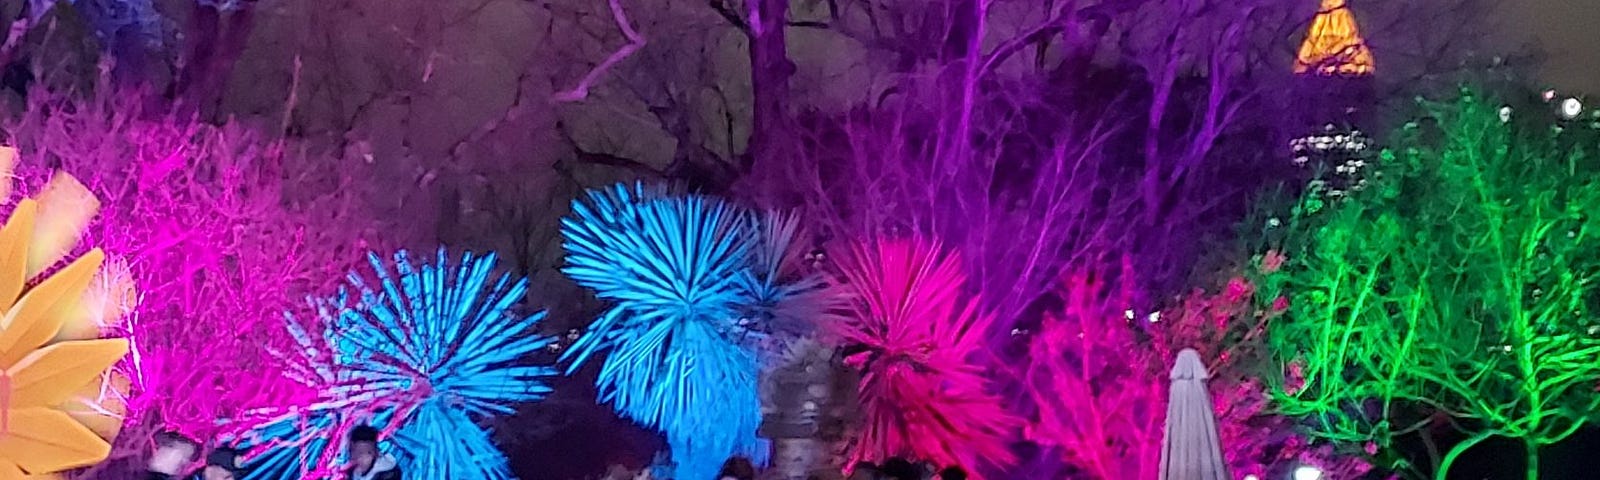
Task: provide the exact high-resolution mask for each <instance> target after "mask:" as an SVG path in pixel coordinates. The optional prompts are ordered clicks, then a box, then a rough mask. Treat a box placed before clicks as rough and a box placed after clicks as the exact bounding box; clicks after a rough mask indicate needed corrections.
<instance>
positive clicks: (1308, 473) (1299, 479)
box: [1294, 465, 1322, 480]
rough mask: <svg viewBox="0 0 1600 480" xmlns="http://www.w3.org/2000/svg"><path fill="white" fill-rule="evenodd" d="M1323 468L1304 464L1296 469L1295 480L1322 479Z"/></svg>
mask: <svg viewBox="0 0 1600 480" xmlns="http://www.w3.org/2000/svg"><path fill="white" fill-rule="evenodd" d="M1321 479H1322V469H1320V468H1317V467H1313V466H1309V465H1308V466H1302V467H1300V468H1296V469H1294V480H1321Z"/></svg>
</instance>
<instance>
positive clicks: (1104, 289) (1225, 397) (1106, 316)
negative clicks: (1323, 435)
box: [1020, 267, 1369, 479]
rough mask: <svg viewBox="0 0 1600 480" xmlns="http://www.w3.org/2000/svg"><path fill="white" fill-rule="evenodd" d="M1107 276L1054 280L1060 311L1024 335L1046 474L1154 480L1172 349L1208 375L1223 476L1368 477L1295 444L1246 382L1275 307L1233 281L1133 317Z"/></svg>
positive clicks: (1124, 293) (1126, 296)
mask: <svg viewBox="0 0 1600 480" xmlns="http://www.w3.org/2000/svg"><path fill="white" fill-rule="evenodd" d="M1125 268H1126V267H1125ZM1114 273H1115V275H1112V276H1108V275H1106V274H1105V273H1103V272H1085V273H1077V274H1072V275H1069V276H1067V278H1065V279H1064V280H1063V282H1062V284H1061V287H1060V292H1059V298H1060V300H1061V304H1060V306H1059V308H1057V309H1054V311H1052V312H1050V313H1049V314H1047V316H1046V318H1045V320H1044V322H1043V324H1042V325H1041V327H1040V329H1039V331H1038V332H1037V333H1036V334H1035V335H1034V336H1033V337H1032V339H1031V341H1030V343H1029V352H1030V354H1029V356H1028V358H1029V360H1028V363H1026V364H1025V365H1024V366H1023V367H1022V368H1021V373H1020V375H1021V378H1022V384H1023V385H1024V386H1025V388H1024V390H1025V395H1024V396H1025V397H1026V398H1025V399H1024V402H1023V404H1024V405H1026V408H1027V409H1028V410H1031V413H1034V414H1036V415H1038V418H1039V421H1038V422H1036V423H1034V424H1032V425H1031V426H1030V427H1029V428H1028V429H1027V431H1026V437H1027V438H1028V439H1029V440H1030V441H1033V442H1035V443H1037V444H1039V445H1041V446H1044V447H1047V448H1049V449H1051V450H1052V451H1053V452H1054V455H1055V456H1056V457H1057V458H1058V460H1059V463H1058V464H1057V465H1058V467H1059V469H1060V470H1061V471H1059V472H1056V473H1055V475H1064V476H1070V475H1068V474H1067V473H1066V472H1077V474H1078V477H1075V478H1090V479H1122V478H1156V477H1157V476H1158V475H1159V468H1160V465H1159V460H1160V455H1161V442H1162V435H1163V428H1164V417H1165V414H1166V403H1167V396H1168V386H1169V384H1170V383H1169V382H1170V380H1169V379H1168V372H1169V371H1170V370H1171V368H1172V361H1173V359H1174V358H1175V357H1176V355H1177V352H1178V351H1179V350H1182V349H1184V348H1194V349H1196V350H1198V351H1199V352H1200V354H1201V357H1202V358H1203V359H1205V361H1206V363H1207V367H1208V369H1209V370H1210V371H1211V373H1212V378H1211V380H1210V381H1209V383H1208V386H1209V389H1210V391H1211V392H1212V405H1213V406H1214V408H1215V409H1216V414H1217V428H1218V434H1219V436H1220V437H1221V440H1222V445H1223V449H1224V455H1225V456H1226V457H1227V463H1228V465H1229V466H1230V467H1231V469H1232V471H1233V474H1234V475H1236V476H1239V477H1243V476H1244V475H1250V474H1253V475H1257V476H1260V477H1262V478H1268V477H1269V474H1272V475H1277V474H1279V473H1282V472H1284V471H1285V470H1286V469H1292V468H1294V467H1295V466H1297V465H1306V464H1309V465H1316V466H1318V467H1320V468H1322V469H1323V471H1325V472H1328V474H1329V475H1330V476H1331V477H1330V478H1354V477H1355V476H1357V475H1360V474H1363V473H1365V472H1366V471H1367V470H1368V469H1369V467H1368V466H1367V465H1366V464H1365V463H1363V462H1360V461H1357V460H1355V459H1350V458H1340V457H1335V456H1332V452H1331V450H1329V449H1328V448H1327V447H1319V446H1313V445H1309V444H1307V443H1306V442H1305V440H1304V439H1303V438H1301V437H1300V436H1298V435H1296V434H1295V433H1294V425H1293V424H1292V423H1291V422H1290V421H1289V420H1288V419H1285V418H1282V417H1278V416H1275V415H1273V414H1272V413H1271V411H1270V405H1269V403H1268V400H1269V397H1268V396H1267V395H1266V394H1265V392H1264V390H1263V387H1262V386H1261V385H1260V384H1259V383H1258V382H1257V381H1256V380H1254V379H1252V378H1251V377H1250V376H1249V375H1248V373H1249V372H1251V371H1252V368H1253V367H1254V362H1257V361H1259V360H1258V358H1259V357H1258V355H1259V352H1258V349H1259V348H1260V345H1261V336H1262V334H1263V332H1264V331H1265V328H1266V327H1267V325H1268V324H1269V323H1270V322H1271V321H1272V320H1273V319H1274V318H1276V317H1277V316H1278V315H1279V314H1281V312H1282V311H1283V310H1284V308H1282V307H1286V305H1282V306H1278V305H1275V308H1272V309H1270V310H1267V311H1261V310H1257V309H1255V308H1253V306H1252V305H1253V302H1254V295H1255V288H1254V286H1253V285H1251V284H1250V283H1249V282H1248V281H1246V280H1244V279H1243V278H1238V277H1235V278H1233V279H1231V280H1230V281H1229V282H1228V283H1227V285H1226V286H1225V287H1224V288H1223V289H1222V291H1221V292H1218V293H1208V292H1204V291H1200V290H1195V291H1193V292H1191V293H1190V294H1188V295H1186V296H1184V297H1182V298H1179V299H1176V302H1175V304H1174V305H1173V306H1171V307H1169V308H1166V309H1163V310H1161V311H1156V312H1137V311H1134V310H1133V309H1132V305H1134V303H1133V298H1135V297H1134V287H1133V286H1131V281H1130V280H1129V277H1128V276H1127V275H1125V274H1122V272H1121V271H1117V272H1114ZM1279 303H1281V302H1279Z"/></svg>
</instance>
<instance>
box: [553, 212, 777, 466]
mask: <svg viewBox="0 0 1600 480" xmlns="http://www.w3.org/2000/svg"><path fill="white" fill-rule="evenodd" d="M747 215H748V214H747V213H746V212H744V211H742V210H740V209H738V208H736V207H734V206H732V205H728V204H726V203H723V202H721V201H718V200H715V199H711V198H706V197H698V196H692V197H668V196H666V195H665V193H664V192H663V191H662V190H659V189H651V188H646V187H643V186H637V185H636V186H634V187H633V188H631V189H630V188H628V187H627V186H624V185H618V186H616V187H614V188H611V189H608V190H599V191H592V192H590V194H589V198H588V201H587V202H584V201H578V202H574V205H573V215H572V216H571V217H568V218H566V219H563V220H562V233H563V236H564V238H565V240H566V241H565V243H564V246H565V247H566V250H567V266H566V267H565V268H564V269H563V270H562V271H563V272H565V273H566V274H567V275H568V276H570V277H572V278H573V280H576V281H577V282H578V283H579V284H580V285H583V286H585V287H588V288H591V289H593V290H595V293H596V295H597V296H599V297H600V298H602V299H606V300H610V301H612V302H614V304H613V305H612V307H611V308H610V309H609V310H607V311H606V312H605V313H604V314H602V315H601V316H600V318H598V319H596V320H595V322H594V323H593V324H591V325H590V326H589V329H588V331H587V332H585V333H584V335H583V336H582V337H581V338H579V339H578V341H577V342H576V343H574V344H573V346H572V348H571V349H570V350H568V351H567V355H566V357H567V358H570V359H572V360H573V363H572V367H571V368H572V369H574V370H575V369H577V368H578V367H579V366H581V365H582V364H583V363H584V362H585V361H586V360H587V359H588V358H589V357H590V356H592V355H594V354H595V353H598V352H600V351H610V354H609V355H608V356H607V357H606V359H605V363H604V365H603V366H602V367H601V369H600V376H599V378H598V379H597V380H596V385H597V386H598V387H599V388H600V395H601V397H600V399H601V401H607V402H611V404H612V406H613V408H616V409H617V411H619V412H622V413H623V414H624V415H626V416H628V417H629V418H632V419H633V420H634V421H637V422H639V423H641V424H643V425H646V426H649V427H652V428H656V429H659V430H661V431H662V432H664V433H665V434H666V435H667V437H668V441H669V442H670V443H672V447H673V457H674V460H675V461H676V462H677V464H678V469H677V473H678V474H679V475H683V476H684V478H697V477H710V476H711V475H713V474H715V469H716V468H717V465H718V464H720V463H721V462H722V460H723V459H724V458H725V457H727V455H728V454H729V453H731V452H733V451H734V450H735V448H737V447H738V446H739V445H741V444H745V443H749V442H751V441H753V440H754V435H755V430H756V427H757V426H758V424H759V422H760V404H759V400H758V399H757V397H756V390H755V385H756V373H757V366H756V357H755V355H754V353H753V352H752V351H750V350H749V349H748V348H746V347H745V346H744V344H743V342H744V340H745V337H746V336H747V335H748V334H751V333H754V332H752V331H751V330H749V329H747V328H745V327H746V326H748V323H749V322H748V321H744V322H741V321H740V315H741V313H742V312H741V307H743V306H744V305H747V304H748V303H749V301H750V300H749V295H748V294H747V293H746V292H745V291H744V290H743V289H742V288H740V284H739V278H740V276H741V275H742V274H743V273H744V268H745V265H746V263H745V260H746V257H747V255H748V254H749V252H748V250H747V246H746V245H745V244H744V242H741V241H740V240H741V230H740V229H741V227H742V226H743V224H744V223H745V222H746V221H748V220H747V218H746V216H747Z"/></svg>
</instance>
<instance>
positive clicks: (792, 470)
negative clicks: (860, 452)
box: [761, 340, 834, 480]
mask: <svg viewBox="0 0 1600 480" xmlns="http://www.w3.org/2000/svg"><path fill="white" fill-rule="evenodd" d="M831 359H832V352H831V351H830V350H829V349H827V348H826V347H824V346H823V345H821V344H819V343H816V342H815V341H811V340H801V341H799V342H798V344H797V345H795V346H794V348H793V349H792V350H791V355H790V356H789V358H787V359H785V361H784V362H783V363H782V364H781V365H779V366H778V367H777V368H775V369H773V370H771V371H769V372H767V374H766V378H765V379H764V381H763V383H764V385H763V387H764V388H762V397H763V398H762V399H761V410H762V412H761V413H762V426H761V436H763V437H765V438H767V439H770V440H772V449H773V452H772V470H771V472H770V473H769V475H768V476H767V477H764V478H767V479H769V480H806V478H807V477H809V476H810V475H813V474H817V473H820V472H823V471H827V470H833V468H832V467H834V466H833V465H831V463H832V462H831V459H830V458H829V448H828V443H827V441H826V440H824V439H823V438H822V435H821V428H820V426H821V424H822V421H823V416H824V412H826V411H827V409H828V407H829V406H830V405H831V404H832V402H833V400H834V398H833V395H832V393H833V380H834V378H833V377H834V375H833V373H834V370H833V368H832V367H833V365H832V363H831Z"/></svg>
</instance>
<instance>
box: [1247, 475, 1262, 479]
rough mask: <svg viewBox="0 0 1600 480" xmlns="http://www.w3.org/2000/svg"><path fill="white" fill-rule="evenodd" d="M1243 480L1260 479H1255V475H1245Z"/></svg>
mask: <svg viewBox="0 0 1600 480" xmlns="http://www.w3.org/2000/svg"><path fill="white" fill-rule="evenodd" d="M1244 480H1261V477H1257V476H1255V475H1245V476H1244Z"/></svg>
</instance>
